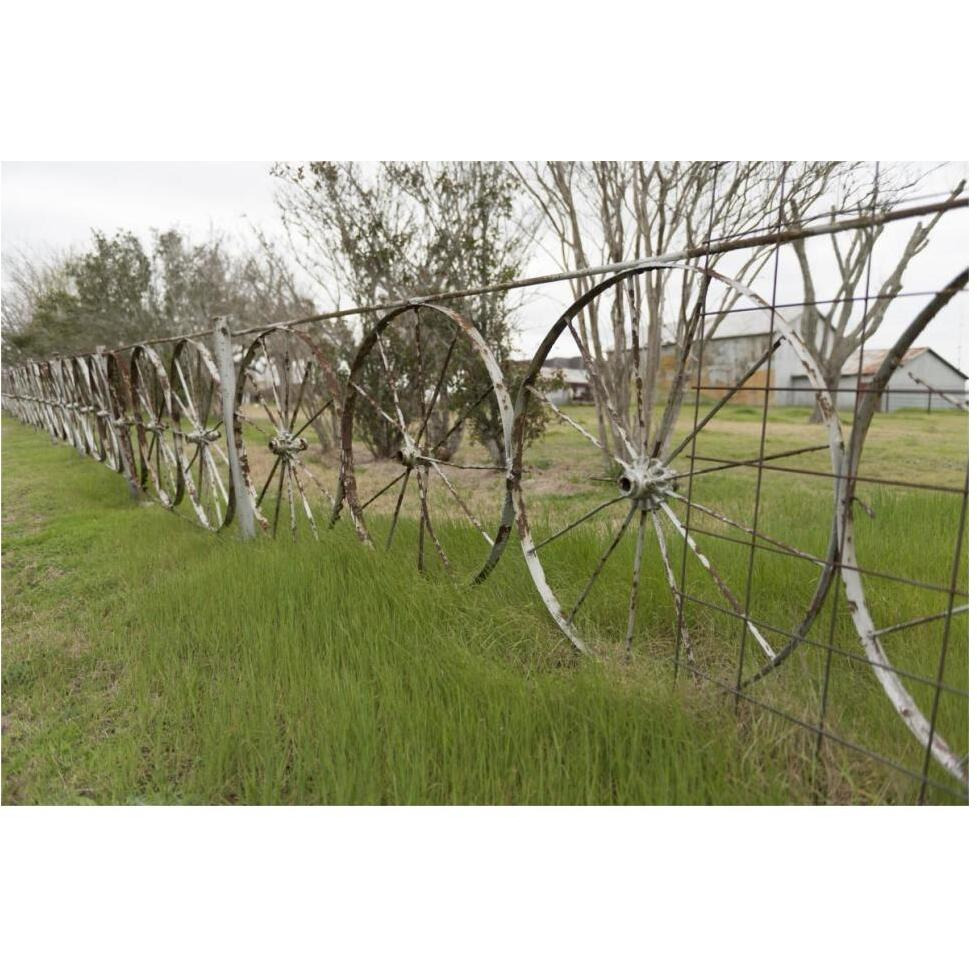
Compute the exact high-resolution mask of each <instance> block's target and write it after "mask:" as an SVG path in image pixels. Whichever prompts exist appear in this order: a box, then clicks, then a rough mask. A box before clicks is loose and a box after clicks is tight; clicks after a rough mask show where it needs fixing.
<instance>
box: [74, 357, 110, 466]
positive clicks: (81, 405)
mask: <svg viewBox="0 0 977 977" xmlns="http://www.w3.org/2000/svg"><path fill="white" fill-rule="evenodd" d="M92 359H93V358H92V357H89V356H76V357H74V359H72V360H71V365H70V369H71V375H72V388H73V395H74V403H75V429H76V431H77V436H78V439H79V442H80V444H81V445H83V446H84V452H85V454H89V455H91V456H92V457H93V458H95V459H97V460H98V461H102V460H103V458H104V454H103V448H102V437H101V434H102V431H101V427H100V425H99V423H98V411H99V408H100V404H99V402H98V398H97V393H96V387H95V378H94V376H93V367H92ZM79 450H81V448H79Z"/></svg>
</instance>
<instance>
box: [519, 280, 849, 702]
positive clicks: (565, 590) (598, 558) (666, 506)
mask: <svg viewBox="0 0 977 977" xmlns="http://www.w3.org/2000/svg"><path fill="white" fill-rule="evenodd" d="M663 267H671V268H679V269H681V270H682V271H683V272H684V273H687V274H688V275H689V276H691V277H693V278H694V277H695V276H696V275H699V276H703V275H705V276H708V278H707V280H709V281H718V282H720V283H722V284H723V285H725V286H726V287H728V288H731V289H733V290H735V291H736V292H737V293H739V295H742V296H744V297H748V298H749V299H750V300H751V301H752V302H755V303H757V304H758V305H760V306H762V307H764V308H767V309H770V306H769V304H768V303H766V302H765V301H764V300H763V299H761V298H760V297H759V296H758V295H756V294H755V293H753V292H752V291H751V290H749V289H748V288H746V287H745V286H744V285H742V284H741V283H738V282H736V281H733V280H732V279H729V278H726V277H725V276H723V275H720V274H719V273H717V272H715V271H713V270H708V271H706V270H705V269H701V268H698V267H693V266H689V265H677V264H669V265H667V266H666V265H663V264H662V263H659V262H648V263H646V264H644V265H641V266H638V267H637V268H635V269H631V270H628V271H625V272H622V273H619V274H616V275H613V276H611V277H609V278H608V279H606V280H605V281H603V282H602V283H600V284H599V285H597V286H596V287H595V288H593V289H591V290H590V291H589V292H587V293H586V294H585V295H583V296H581V298H580V299H579V300H578V301H576V302H574V303H573V305H571V306H570V307H569V308H568V309H567V311H566V312H565V313H564V314H563V315H562V316H561V317H560V319H559V320H558V321H557V323H556V324H555V325H554V326H553V328H552V329H551V330H550V332H549V333H548V334H547V336H546V337H545V338H544V340H543V342H542V344H541V345H540V347H539V349H538V350H537V352H536V355H535V356H534V358H533V360H532V362H531V364H530V366H529V368H528V371H527V374H526V376H525V378H524V380H523V383H522V385H521V387H520V390H519V394H518V397H517V401H516V421H515V427H514V433H513V466H512V467H513V471H512V479H511V485H512V492H513V500H514V512H513V513H512V515H510V517H509V519H508V524H509V525H510V526H511V523H512V521H513V520H514V521H515V522H516V524H517V527H518V531H519V536H520V542H521V545H522V550H523V554H524V556H525V559H526V562H527V564H528V567H529V570H530V574H531V576H532V578H533V582H534V584H535V585H536V588H537V590H538V591H539V593H540V595H541V596H542V598H543V601H544V603H545V604H546V606H547V609H548V610H549V612H550V614H551V615H552V617H553V619H554V620H555V622H556V623H557V625H558V626H559V627H560V629H561V630H562V631H563V633H564V635H565V636H566V637H567V639H568V640H569V641H570V642H571V643H572V645H573V646H574V647H575V648H576V649H577V650H578V651H581V652H584V653H594V649H605V648H606V649H610V648H612V647H618V646H619V642H621V641H622V640H623V644H624V650H625V654H626V655H627V656H628V657H630V656H631V654H632V651H633V648H634V646H635V644H636V643H637V642H638V641H643V640H645V639H643V638H642V634H644V635H647V638H648V640H651V636H652V635H654V634H655V632H656V631H657V632H658V633H659V634H660V633H661V632H662V630H663V629H662V627H661V621H662V615H661V610H662V606H666V607H670V608H671V611H672V613H674V614H675V616H676V617H677V618H678V625H679V626H678V628H677V629H676V630H677V632H678V633H677V635H676V636H675V642H676V645H675V654H676V655H678V650H679V647H682V648H683V649H684V654H685V656H686V658H687V659H688V660H689V661H691V660H692V659H693V655H694V654H698V652H694V650H693V641H692V636H691V633H690V619H693V618H695V617H696V616H697V607H700V606H707V607H710V608H712V609H714V610H717V611H720V612H721V615H724V616H725V617H723V620H728V621H731V622H733V623H732V624H729V627H731V628H732V627H735V628H736V629H737V630H739V629H740V628H742V639H741V647H742V649H743V650H742V651H741V653H740V655H739V661H738V662H737V663H736V667H735V682H736V684H737V685H741V684H745V683H746V682H749V681H751V680H756V679H757V678H758V677H761V676H762V675H764V674H767V673H769V671H771V670H772V669H773V668H775V667H776V666H777V665H778V664H780V663H781V662H783V661H784V660H785V659H786V658H787V657H788V656H789V655H790V653H791V652H792V651H793V650H794V649H795V648H796V647H797V646H798V644H799V643H800V641H801V640H802V639H803V638H804V636H805V635H806V634H807V633H808V631H809V630H810V628H811V626H812V624H813V622H814V621H815V619H816V618H817V616H818V613H819V611H820V609H821V607H822V606H823V604H824V601H825V597H826V595H827V592H828V589H829V586H830V583H831V580H832V577H833V566H832V554H833V552H834V545H835V540H834V532H835V520H834V512H835V498H836V495H837V492H838V489H837V484H836V483H837V479H835V478H833V477H832V475H833V474H834V473H835V472H837V471H838V470H840V465H841V458H842V454H843V450H844V447H843V440H842V436H841V427H840V423H839V422H838V419H837V416H836V415H835V413H834V411H833V410H832V409H831V405H830V401H827V403H826V406H824V407H823V408H822V409H823V410H826V413H825V427H815V428H814V429H813V433H811V429H810V428H808V427H807V426H806V425H805V426H804V427H803V428H801V426H798V428H797V434H799V435H800V436H801V437H802V438H803V443H799V444H796V445H795V446H794V447H791V446H790V445H789V443H788V444H786V445H782V446H781V447H783V448H785V449H786V450H778V451H776V452H771V451H769V450H767V451H766V452H765V461H766V462H770V461H772V459H773V458H774V457H776V458H779V459H787V458H789V457H791V456H793V455H796V454H807V455H808V457H809V458H812V457H813V458H818V459H820V460H822V463H823V464H824V465H825V468H826V470H825V471H824V473H823V474H824V475H825V476H827V477H825V478H824V479H821V480H819V481H821V482H823V483H824V489H823V491H822V492H821V498H820V500H819V506H820V510H821V511H822V512H823V518H821V519H814V520H812V519H811V518H810V515H808V516H807V518H805V519H803V520H797V519H795V523H800V524H801V525H806V526H807V527H808V529H809V532H808V534H807V539H806V542H807V544H808V549H802V548H801V547H800V545H795V543H794V542H786V541H784V540H782V539H780V538H779V537H777V536H775V535H773V534H771V533H767V532H762V531H761V530H760V529H759V527H758V526H757V525H755V524H753V515H754V513H753V503H754V498H753V495H752V491H753V490H752V487H751V488H750V494H749V495H747V494H746V493H745V490H744V488H743V486H742V485H741V486H739V488H737V487H736V485H735V484H734V483H733V481H732V478H733V477H734V476H736V477H740V476H743V477H744V479H745V478H753V477H755V476H756V466H757V465H758V464H759V463H760V459H759V458H757V457H750V456H749V455H748V456H747V457H738V458H737V457H730V455H735V454H737V452H735V451H733V450H730V449H729V448H726V447H724V442H725V440H726V437H727V435H726V434H724V433H723V431H722V418H721V417H720V411H721V409H722V408H723V407H725V406H726V405H728V404H729V403H730V401H732V400H733V398H734V397H735V396H737V394H740V395H742V394H743V393H744V392H748V390H749V384H750V383H751V381H752V382H753V383H756V379H755V378H757V379H758V378H759V377H758V375H759V376H762V373H761V371H762V370H764V369H767V368H769V364H768V361H769V359H770V357H771V356H772V355H773V352H774V351H775V350H776V349H777V348H778V347H779V346H781V345H782V344H786V345H787V346H788V347H789V349H790V350H791V351H792V352H793V355H794V356H796V358H797V362H798V363H799V365H800V368H801V369H802V370H803V372H804V373H805V374H806V375H807V377H808V379H809V380H810V383H811V387H812V388H813V389H814V390H815V391H822V390H823V388H824V386H825V384H824V382H823V380H822V379H821V375H820V372H819V370H818V369H817V367H816V365H815V364H814V362H813V360H812V359H811V357H810V355H809V354H808V352H807V350H806V349H805V347H804V344H803V342H802V341H801V340H800V338H799V337H798V336H797V334H796V333H795V332H794V331H793V329H792V328H791V327H790V326H789V325H788V324H787V323H786V322H784V320H783V319H782V318H780V317H779V316H777V315H775V314H774V313H773V310H771V315H772V316H773V317H774V321H773V324H772V326H771V329H772V343H765V344H764V348H763V352H762V355H761V356H760V357H759V358H758V359H757V361H756V362H755V363H753V364H752V365H751V366H750V367H749V369H747V370H744V371H743V372H742V374H740V375H739V376H738V377H737V379H736V380H735V381H734V382H731V383H726V384H723V385H722V390H721V394H722V395H721V396H719V393H717V394H716V396H717V399H716V401H715V402H714V403H713V404H712V405H711V406H710V407H709V408H708V409H707V408H706V407H705V406H703V407H702V408H701V410H700V409H699V407H698V403H699V398H697V399H696V402H697V408H696V412H695V414H694V416H693V418H692V424H691V429H690V430H683V429H682V423H680V421H681V407H682V401H683V396H684V394H685V392H686V390H687V389H688V387H689V386H690V385H692V384H695V385H696V386H698V387H700V391H701V389H702V388H704V387H706V386H707V385H708V372H707V371H706V372H704V371H703V369H702V360H703V359H704V357H703V355H702V352H703V350H704V349H705V348H706V347H705V342H706V339H705V337H706V335H707V327H706V326H705V323H704V321H703V319H702V317H700V318H699V319H698V321H697V323H696V324H695V327H694V328H693V327H692V325H691V324H690V326H689V328H688V329H687V330H686V334H685V336H684V338H683V340H682V343H681V346H680V347H676V348H674V350H673V351H669V350H666V349H665V348H663V347H664V343H663V342H660V343H659V345H658V346H657V348H653V349H651V350H650V351H646V353H645V361H644V363H642V361H641V356H640V338H641V328H640V318H641V292H640V289H641V286H642V285H643V284H644V282H643V276H645V275H646V274H648V273H649V272H652V271H653V270H654V269H655V268H663ZM610 289H614V290H615V293H614V295H615V297H616V300H617V301H618V302H619V303H620V306H619V308H621V309H622V313H623V310H626V312H627V316H626V318H627V319H628V320H629V321H630V343H629V346H630V349H631V350H632V351H636V353H632V355H629V357H628V362H626V363H622V364H619V367H620V369H621V370H623V371H628V372H630V375H631V382H632V390H633V392H634V393H633V400H632V401H631V402H629V403H625V404H618V405H617V406H615V402H614V401H613V400H612V399H611V396H610V392H609V391H608V390H607V389H606V387H603V386H602V384H603V380H602V378H601V375H600V374H599V373H598V371H597V368H596V366H595V363H594V361H593V357H592V355H591V353H590V351H589V349H588V346H587V345H586V343H584V342H583V341H582V339H581V331H580V329H581V323H580V322H579V321H578V317H581V318H582V316H583V314H584V313H586V312H588V307H589V306H590V305H591V303H593V302H594V300H595V299H596V298H597V297H598V296H599V295H600V294H601V293H604V292H606V291H608V290H610ZM701 294H702V295H703V297H704V294H705V292H704V290H703V292H702V293H701ZM592 323H593V320H591V324H592ZM658 332H659V335H660V332H661V331H660V330H659V331H658ZM564 333H566V334H568V335H569V336H570V337H571V338H572V340H573V341H574V343H575V344H576V347H577V350H578V351H579V354H580V356H581V357H582V360H583V362H584V365H585V368H586V371H587V374H588V376H589V379H590V383H591V384H593V385H594V387H595V389H600V392H601V395H602V400H603V401H604V402H605V403H607V404H609V405H610V406H609V408H608V410H607V413H606V414H605V415H604V416H603V417H599V416H597V413H596V406H595V405H592V406H591V407H590V408H589V411H588V410H587V409H585V408H579V409H573V408H571V410H569V411H567V410H561V408H560V407H559V406H557V405H555V404H553V403H550V401H549V400H548V399H547V397H546V394H545V393H544V391H543V390H542V389H541V379H542V377H543V374H542V373H541V371H542V369H543V366H544V363H545V361H546V359H547V358H548V357H549V355H550V353H551V351H552V350H553V347H554V345H555V344H556V342H557V340H558V339H560V337H561V336H563V335H564ZM760 390H761V392H762V386H761V387H760ZM816 396H817V398H818V401H819V402H821V401H826V397H825V395H824V394H823V393H817V394H816ZM533 401H536V402H541V403H542V404H543V405H544V407H545V409H546V410H548V411H550V412H552V413H554V414H556V415H557V416H558V417H559V419H560V420H561V421H563V422H564V423H565V424H566V425H567V427H568V428H569V429H570V432H573V433H572V434H571V433H569V432H568V433H567V434H566V438H571V437H573V438H575V439H576V442H577V444H576V446H575V447H572V446H570V444H569V442H568V446H567V448H566V449H564V450H565V451H566V452H570V453H572V456H573V457H579V458H580V462H579V464H578V465H577V470H576V471H574V472H572V474H571V475H570V480H571V483H572V484H571V486H569V487H567V486H565V485H557V484H553V485H547V484H546V482H545V478H543V477H541V473H540V472H538V471H536V470H534V463H533V457H532V454H531V453H530V452H529V451H528V450H527V448H528V446H527V441H526V428H527V418H528V416H529V414H528V412H529V409H530V406H531V405H532V403H533ZM659 404H660V407H659V406H658V405H659ZM581 410H582V411H583V414H581ZM574 414H576V415H577V416H573V415H574ZM602 428H603V431H604V434H605V441H604V443H603V444H602V442H601V440H600V431H601V429H602ZM710 438H712V440H713V443H714V444H715V445H716V447H715V448H713V449H712V452H711V453H710V454H706V453H705V451H704V450H703V449H702V447H701V445H702V443H703V442H706V443H708V442H709V440H710ZM768 443H769V442H768ZM604 445H607V447H606V448H605V447H604ZM696 445H698V446H699V447H698V450H697V452H696V453H695V457H694V458H691V459H689V460H685V459H684V458H683V455H684V454H685V453H686V452H687V450H689V449H690V446H692V447H693V448H694V447H695V446H696ZM746 450H747V449H741V452H745V451H746ZM751 450H752V449H751ZM716 452H719V453H720V454H721V457H717V456H716ZM756 453H757V452H756V451H755V450H754V451H753V454H756ZM780 464H784V462H783V461H781V462H780ZM786 465H787V466H789V465H790V462H789V461H788V462H786ZM750 473H752V476H751V474H750ZM717 476H720V477H718V478H717ZM749 484H750V485H751V486H752V481H751V482H750V483H749ZM737 493H739V494H738V495H737ZM575 494H578V495H579V496H580V501H579V502H574V504H573V511H572V515H567V514H566V506H567V499H568V498H570V499H572V498H573V496H574V495H575ZM557 502H558V503H559V504H558V505H557V504H556V503H557ZM506 528H507V527H506V525H505V524H504V525H503V527H502V529H501V530H500V534H502V533H503V532H504V531H505V530H506ZM745 547H750V548H751V551H752V552H757V551H763V552H764V554H767V553H769V554H772V555H774V557H776V558H779V557H781V556H783V557H787V558H789V559H788V562H789V564H790V565H791V566H795V567H796V566H800V567H802V568H803V569H802V570H799V571H797V572H798V573H799V576H800V578H802V579H799V582H798V583H797V586H796V588H795V589H796V590H797V591H798V593H799V594H803V597H802V598H801V599H800V600H799V606H800V607H803V608H804V610H803V611H797V612H796V613H794V612H791V611H789V610H788V611H786V612H784V613H786V615H787V616H786V618H783V616H782V618H781V620H782V624H781V625H780V626H779V627H777V629H776V630H773V629H771V627H769V626H768V625H767V624H766V623H764V624H762V625H761V624H760V623H759V616H758V615H757V612H756V610H754V609H751V610H750V611H749V612H748V610H747V607H746V606H745V605H746V603H747V601H746V600H745V599H743V598H741V597H740V596H737V593H736V589H737V588H735V587H734V586H733V584H732V583H731V582H730V578H729V576H728V571H727V570H726V569H725V568H724V567H725V566H732V567H734V568H735V567H738V565H740V564H742V563H743V562H744V554H745ZM811 550H817V551H818V553H825V554H826V555H825V556H823V557H822V556H820V555H816V554H815V553H814V552H811ZM649 552H650V554H651V560H654V561H655V562H657V563H658V564H659V567H658V570H657V572H656V574H655V578H653V579H652V578H649V576H648V573H647V568H648V564H649ZM781 572H782V571H781ZM686 574H688V576H689V578H690V580H691V578H692V576H693V575H696V576H697V584H696V585H697V586H698V587H699V588H700V591H701V597H698V598H696V597H695V596H694V595H691V593H690V591H691V587H692V584H691V583H690V582H687V581H686V579H685V578H686ZM748 587H749V584H748V583H747V584H745V585H742V586H741V587H740V591H741V593H742V591H743V590H744V589H748ZM652 589H658V591H659V598H658V599H659V601H661V602H662V603H659V604H656V605H654V606H652V605H651V601H650V600H649V597H648V594H649V590H652ZM747 648H749V649H751V651H750V652H749V653H748V654H747V653H746V649H747ZM734 657H735V656H734ZM727 664H730V663H727ZM732 681H734V678H733V677H732V676H731V677H730V682H732Z"/></svg>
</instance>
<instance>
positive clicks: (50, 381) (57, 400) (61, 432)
mask: <svg viewBox="0 0 977 977" xmlns="http://www.w3.org/2000/svg"><path fill="white" fill-rule="evenodd" d="M55 372H56V371H55V367H54V364H53V363H50V362H44V363H35V364H34V383H35V386H36V388H37V397H38V403H40V404H42V405H43V413H44V427H45V430H46V431H47V432H48V434H50V435H51V437H52V438H54V439H55V440H56V441H67V440H68V439H69V432H68V427H67V425H66V421H65V414H64V409H63V404H64V401H63V399H62V394H61V391H60V390H59V385H58V382H57V380H56V378H55ZM58 372H60V371H58Z"/></svg>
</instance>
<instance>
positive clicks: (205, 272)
mask: <svg viewBox="0 0 977 977" xmlns="http://www.w3.org/2000/svg"><path fill="white" fill-rule="evenodd" d="M4 264H5V267H4V288H3V312H2V315H3V352H4V355H5V356H8V357H10V358H11V359H13V360H16V359H23V358H43V357H48V356H51V355H54V354H65V355H69V354H74V353H80V352H89V351H90V350H92V349H94V348H95V347H96V346H99V345H104V346H106V347H109V348H111V347H114V346H121V345H127V344H129V343H134V342H138V341H140V340H143V339H151V338H155V337H159V336H168V335H176V334H179V333H185V332H193V331H197V330H200V329H204V328H206V326H207V322H208V321H209V318H210V317H211V316H213V315H217V314H231V315H235V316H237V317H238V318H239V319H240V320H242V321H244V322H248V323H258V324H260V323H265V322H273V321H281V320H283V319H289V318H294V317H298V316H303V315H309V314H310V313H311V312H312V311H313V310H314V304H313V301H312V299H311V298H310V297H309V295H308V294H306V293H304V292H303V291H302V290H301V289H300V288H299V286H298V285H297V283H296V278H295V275H294V273H293V271H292V269H291V267H290V266H289V264H288V263H287V262H286V261H285V260H284V256H283V255H282V254H281V253H280V252H279V251H278V249H276V248H275V247H274V245H273V244H272V243H271V242H269V241H268V240H267V239H266V238H265V237H263V236H259V238H258V239H257V240H256V242H254V243H253V244H252V245H251V246H250V247H245V248H243V249H241V248H232V247H231V246H230V245H229V243H228V241H227V240H226V239H225V238H223V237H222V236H221V235H219V234H214V235H212V236H211V237H210V238H209V239H208V240H206V241H203V242H195V241H193V240H192V239H191V238H190V236H189V235H188V234H186V233H185V232H183V231H181V230H178V229H176V228H172V229H170V230H166V231H154V232H153V233H152V236H151V240H150V242H149V246H148V247H146V246H144V244H143V242H142V241H141V240H140V239H139V238H138V237H137V236H136V234H134V233H133V232H132V231H127V230H119V231H116V232H115V233H114V234H111V235H110V234H106V233H105V232H103V231H101V230H93V231H92V237H91V241H90V243H89V244H88V246H87V247H86V248H84V249H82V250H78V251H75V252H72V253H69V254H66V255H60V256H48V257H46V258H37V257H34V256H31V255H29V254H26V253H23V252H22V253H17V254H14V255H11V256H5V260H4Z"/></svg>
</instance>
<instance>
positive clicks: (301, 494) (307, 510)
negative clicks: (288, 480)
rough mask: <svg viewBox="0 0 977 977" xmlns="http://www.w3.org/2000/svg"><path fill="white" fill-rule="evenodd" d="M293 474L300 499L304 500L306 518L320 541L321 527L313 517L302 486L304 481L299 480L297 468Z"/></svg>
mask: <svg viewBox="0 0 977 977" xmlns="http://www.w3.org/2000/svg"><path fill="white" fill-rule="evenodd" d="M306 471H307V469H306ZM292 474H293V475H294V476H295V487H296V489H297V490H298V493H299V498H300V499H301V500H302V508H303V509H304V510H305V517H306V518H307V519H308V520H309V526H310V528H311V530H312V535H313V536H314V537H315V538H316V539H317V540H318V539H319V527H318V526H316V521H315V517H314V516H313V515H312V507H311V506H310V505H309V500H308V499H307V498H306V495H305V486H303V485H302V480H301V479H300V478H299V473H298V468H297V467H296V468H293V469H292Z"/></svg>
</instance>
